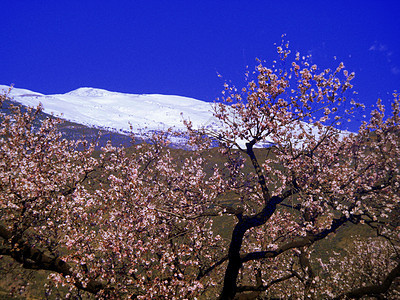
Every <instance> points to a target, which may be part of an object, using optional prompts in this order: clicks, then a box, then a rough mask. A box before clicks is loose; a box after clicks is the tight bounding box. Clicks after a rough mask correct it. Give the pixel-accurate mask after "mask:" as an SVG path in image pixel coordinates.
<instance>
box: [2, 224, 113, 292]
mask: <svg viewBox="0 0 400 300" xmlns="http://www.w3.org/2000/svg"><path fill="white" fill-rule="evenodd" d="M0 237H2V238H3V239H4V244H3V247H1V248H0V254H1V255H7V256H10V257H12V258H13V259H14V260H15V261H17V262H19V263H21V264H22V266H23V267H24V268H26V269H35V270H47V271H53V272H56V273H59V274H61V275H62V276H64V277H66V276H70V277H72V278H75V286H76V287H77V288H78V289H80V290H84V291H86V292H89V293H91V294H97V293H98V292H100V291H101V290H102V289H105V286H104V285H103V284H102V283H100V282H98V281H93V280H91V281H89V282H88V284H87V285H85V286H84V285H83V284H82V283H81V282H80V281H79V280H76V276H75V274H74V272H73V269H72V267H71V266H70V265H69V264H68V263H67V262H65V261H64V260H62V259H61V258H60V257H58V256H57V255H54V254H52V253H50V252H48V251H43V250H41V249H39V248H38V247H36V246H34V245H31V244H29V242H28V241H27V240H25V239H24V238H23V237H18V238H16V237H13V236H12V234H11V232H10V231H9V230H7V228H6V227H4V226H3V225H0Z"/></svg>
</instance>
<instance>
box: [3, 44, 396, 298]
mask: <svg viewBox="0 0 400 300" xmlns="http://www.w3.org/2000/svg"><path fill="white" fill-rule="evenodd" d="M278 53H279V55H280V60H279V61H278V62H275V65H274V66H273V67H272V68H267V67H265V66H264V64H263V63H261V62H260V64H259V65H258V66H257V67H256V71H255V73H254V74H255V79H254V80H250V79H249V83H248V85H247V87H245V88H243V89H242V90H240V91H238V90H237V89H236V88H235V87H231V86H229V85H226V86H225V91H224V97H223V99H222V100H223V101H221V102H219V103H216V104H214V105H213V110H214V115H215V117H216V118H218V119H219V120H220V122H221V126H220V129H218V130H214V131H210V130H194V129H193V128H192V127H191V124H190V122H186V124H187V126H188V133H187V135H188V136H189V138H188V143H189V144H190V146H191V147H190V148H191V149H192V150H191V151H183V150H174V149H171V148H168V134H170V133H168V132H167V133H159V134H155V135H154V136H153V137H152V141H151V142H150V143H140V144H138V143H132V147H130V148H123V147H115V146H113V145H112V144H111V143H108V144H107V145H105V146H104V147H103V148H101V150H99V151H98V150H96V149H95V146H94V145H93V144H90V143H88V142H86V141H84V140H83V141H68V140H66V139H64V138H63V137H62V136H61V134H60V133H59V132H58V129H57V126H58V124H59V123H60V122H61V121H60V120H58V119H55V118H47V119H45V120H41V121H40V122H39V121H38V116H39V114H40V110H41V108H40V107H39V108H37V109H33V108H28V109H26V110H22V109H21V108H20V107H17V106H11V107H10V108H9V110H10V112H9V113H8V114H4V115H2V117H1V127H0V148H1V152H0V216H1V219H0V237H1V243H0V254H1V255H3V256H7V257H11V258H12V259H13V260H14V261H16V262H18V263H20V264H21V265H22V266H23V268H26V269H40V270H48V271H50V273H49V279H50V280H51V281H52V282H53V283H54V284H56V285H60V286H67V287H68V288H69V290H70V291H69V292H68V294H66V295H64V297H73V296H74V295H76V294H77V293H82V292H85V295H86V296H88V297H90V295H93V296H95V297H97V298H107V299H109V298H132V299H136V298H138V299H149V298H168V299H169V298H190V299H192V298H199V299H201V298H205V299H209V298H211V299H213V298H218V297H219V298H220V299H234V298H237V299H256V298H257V297H261V298H267V299H268V298H296V299H297V298H304V299H309V298H311V299H321V298H327V299H345V298H361V297H364V296H365V297H367V296H376V297H378V296H379V297H381V296H382V297H383V296H385V297H387V298H396V297H400V287H399V285H400V284H399V283H400V281H399V277H400V252H399V251H400V248H399V247H400V230H399V229H400V220H399V217H398V213H399V212H400V184H399V180H400V172H399V167H400V139H399V137H400V127H399V124H400V116H399V110H400V100H399V96H398V95H397V94H394V100H393V103H392V110H391V113H389V114H388V115H385V107H384V106H383V105H382V104H381V103H380V102H378V104H377V108H376V110H374V111H373V112H372V114H371V117H370V120H369V122H365V123H363V124H362V125H361V127H360V129H359V131H358V132H357V133H350V132H343V131H339V130H338V129H336V128H337V126H338V125H339V124H340V122H343V120H346V119H347V118H349V117H351V115H352V114H353V113H354V111H356V110H357V107H359V106H361V105H360V104H357V103H355V102H354V101H353V100H351V99H348V94H349V90H350V89H351V88H352V85H351V83H350V81H351V79H352V78H353V77H354V74H349V73H348V72H347V71H346V70H345V69H344V65H343V64H340V65H339V67H338V68H337V69H336V70H323V71H321V70H319V69H318V68H317V66H315V65H309V64H308V63H307V61H306V60H303V59H301V58H300V56H299V55H298V54H297V55H296V56H295V58H294V60H293V62H292V63H291V64H289V57H290V51H289V50H288V49H287V46H280V47H278ZM279 66H280V67H279ZM249 76H250V77H251V75H249ZM6 98H7V97H6V95H4V96H2V98H1V102H2V103H3V102H4V100H5V99H6ZM214 141H218V142H219V146H218V147H217V148H212V147H211V144H212V143H213V142H214ZM260 143H261V144H263V145H265V144H266V143H267V144H269V147H268V148H264V149H257V148H256V147H257V145H259V144H260ZM354 232H356V233H358V235H355V234H354ZM339 235H340V236H341V237H342V239H343V237H346V239H345V241H346V242H345V245H340V239H339V238H338V236H339ZM334 241H336V242H337V245H336V244H334V243H333V242H334ZM79 295H81V294H79Z"/></svg>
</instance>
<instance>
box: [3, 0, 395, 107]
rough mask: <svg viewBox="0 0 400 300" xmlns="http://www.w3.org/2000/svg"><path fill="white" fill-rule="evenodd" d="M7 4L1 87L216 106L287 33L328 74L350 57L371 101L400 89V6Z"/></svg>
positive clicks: (363, 96) (364, 98) (32, 0)
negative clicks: (177, 98) (165, 97)
mask: <svg viewBox="0 0 400 300" xmlns="http://www.w3.org/2000/svg"><path fill="white" fill-rule="evenodd" d="M0 3H1V4H2V17H1V18H0V84H6V85H9V84H12V83H13V84H15V86H16V87H19V88H27V89H30V90H33V91H37V92H41V93H45V94H52V93H65V92H68V91H71V90H73V89H76V88H79V87H85V86H86V87H95V88H103V89H107V90H111V91H119V92H129V93H161V94H174V95H181V96H188V97H193V98H196V99H200V100H206V101H214V100H215V99H216V98H217V97H219V96H220V95H221V94H220V93H221V90H222V88H223V86H222V85H223V81H224V80H231V81H232V82H233V83H234V84H236V85H237V86H242V85H243V84H244V73H245V70H246V66H249V68H250V69H253V68H254V66H255V64H256V61H255V59H256V58H260V59H262V60H266V61H267V62H268V61H272V60H273V59H275V58H276V56H275V46H274V43H279V42H280V40H281V35H282V34H286V36H287V39H288V40H289V41H290V48H291V49H292V50H293V51H294V52H296V51H299V52H300V53H302V54H304V55H308V54H312V61H313V63H316V64H317V65H318V66H319V67H321V68H326V67H330V68H333V67H336V65H337V64H338V63H339V62H340V61H343V62H344V63H345V66H346V67H347V69H349V70H350V71H354V72H355V73H356V78H355V80H354V81H353V82H354V84H355V90H356V91H358V93H359V95H358V97H359V99H358V100H359V101H361V102H364V103H366V104H367V105H372V104H373V103H374V102H375V101H376V99H377V98H378V97H381V98H383V100H384V101H385V102H386V103H388V102H389V101H390V99H391V93H392V92H393V90H395V89H397V90H400V17H399V15H400V1H396V0H392V1H384V0H381V1H369V0H364V1H350V0H347V1H323V0H319V1H307V0H302V1H299V0H296V1H267V0H264V1H251V0H247V1H244V0H243V1H235V0H230V1H217V0H214V1H208V0H202V1H190V0H186V1H175V0H169V1H152V0H143V1H142V0H138V1H135V0H131V1H119V0H114V1H101V0H97V1H90V0H87V1H85V0H80V1H76V0H68V1H64V0H57V1H51V0H48V1H45V0H42V1H40V0H13V1H8V0H3V1H1V2H0ZM335 56H336V58H337V60H336V61H335V60H334V57H335ZM217 74H221V75H222V76H223V78H222V79H221V78H218V77H217Z"/></svg>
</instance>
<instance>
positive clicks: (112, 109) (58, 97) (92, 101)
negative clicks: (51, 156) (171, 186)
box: [0, 85, 217, 133]
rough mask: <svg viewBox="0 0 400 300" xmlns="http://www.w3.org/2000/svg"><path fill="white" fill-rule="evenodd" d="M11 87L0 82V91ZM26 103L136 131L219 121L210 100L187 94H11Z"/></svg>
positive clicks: (90, 90) (99, 91) (92, 123)
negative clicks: (187, 121) (131, 128)
mask: <svg viewBox="0 0 400 300" xmlns="http://www.w3.org/2000/svg"><path fill="white" fill-rule="evenodd" d="M8 88H9V87H8V86H5V85H0V92H1V91H2V90H3V91H7V90H8ZM9 96H10V97H11V98H12V99H13V100H14V101H15V102H18V103H20V104H23V105H26V106H37V105H39V103H41V104H42V105H43V109H44V112H45V113H48V114H53V115H55V116H58V117H61V118H63V119H66V120H68V121H72V122H75V123H79V124H83V125H86V126H89V127H96V128H102V129H108V130H112V131H117V132H123V133H127V132H131V130H130V126H131V125H132V127H133V130H134V132H135V130H148V131H153V130H165V129H168V128H170V127H173V128H174V129H176V130H184V129H185V126H184V124H183V122H182V120H183V118H185V119H188V120H190V121H192V123H193V125H194V127H197V128H199V127H203V126H205V127H207V126H213V125H215V123H216V122H217V120H216V119H215V118H214V117H213V115H212V113H211V106H210V103H208V102H204V101H200V100H196V99H193V98H188V97H181V96H170V95H159V94H150V95H137V94H125V93H117V92H110V91H106V90H103V89H94V88H79V89H77V90H74V91H71V92H69V93H66V94H55V95H43V94H41V93H37V92H33V91H30V90H26V89H19V88H13V89H12V90H11V93H10V95H9Z"/></svg>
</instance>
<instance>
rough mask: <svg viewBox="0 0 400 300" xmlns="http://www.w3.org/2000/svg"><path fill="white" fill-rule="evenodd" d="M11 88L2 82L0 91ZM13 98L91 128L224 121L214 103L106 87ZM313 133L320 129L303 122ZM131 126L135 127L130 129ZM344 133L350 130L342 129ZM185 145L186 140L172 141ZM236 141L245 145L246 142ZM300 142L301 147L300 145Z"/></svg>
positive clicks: (20, 92) (212, 125)
mask: <svg viewBox="0 0 400 300" xmlns="http://www.w3.org/2000/svg"><path fill="white" fill-rule="evenodd" d="M8 90H9V87H8V86H5V85H0V92H3V93H4V92H6V91H8ZM9 97H10V98H12V100H13V101H15V102H18V103H20V104H22V105H25V106H33V107H36V106H38V105H39V103H41V104H42V105H43V110H44V112H45V113H47V114H52V115H54V116H57V117H61V118H63V119H65V120H68V121H71V122H74V123H78V124H82V125H85V126H88V127H92V128H97V129H105V130H108V131H112V132H117V133H122V134H129V133H133V134H134V135H136V136H138V137H142V134H143V133H146V132H149V131H150V132H151V131H160V130H166V129H169V128H172V129H173V130H175V131H185V129H186V127H185V125H184V123H183V120H184V119H186V120H190V121H191V122H192V124H193V127H194V128H207V129H214V130H215V129H218V128H220V126H222V124H221V123H220V122H219V120H217V119H216V118H215V117H214V116H213V114H212V111H211V104H210V103H208V102H205V101H201V100H196V99H193V98H188V97H182V96H171V95H159V94H148V95H139V94H125V93H117V92H110V91H107V90H103V89H95V88H79V89H77V90H74V91H71V92H69V93H66V94H54V95H44V94H41V93H37V92H33V91H30V90H26V89H19V88H13V89H12V90H11V92H10V94H9ZM303 124H304V125H303V126H306V128H309V129H310V130H311V131H312V132H314V134H316V135H318V133H317V131H318V130H317V128H316V127H313V126H312V125H310V124H307V123H303ZM131 127H132V130H131ZM341 134H342V136H343V135H347V134H349V132H346V131H342V132H341ZM271 142H272V140H267V141H260V142H259V143H257V145H256V147H266V146H269V145H271ZM173 143H175V144H180V145H182V144H185V140H179V139H177V140H176V141H173ZM237 143H238V144H239V145H241V146H243V147H245V146H244V144H245V141H240V140H239V141H238V140H237ZM300 145H301V143H300V144H298V146H300Z"/></svg>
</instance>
